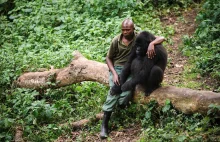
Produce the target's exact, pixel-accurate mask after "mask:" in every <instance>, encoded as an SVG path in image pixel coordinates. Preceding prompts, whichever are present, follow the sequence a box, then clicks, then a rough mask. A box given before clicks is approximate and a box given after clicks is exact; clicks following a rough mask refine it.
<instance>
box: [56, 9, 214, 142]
mask: <svg viewBox="0 0 220 142" xmlns="http://www.w3.org/2000/svg"><path fill="white" fill-rule="evenodd" d="M197 13H198V9H197V8H193V9H189V10H188V11H183V12H182V14H181V15H180V16H175V15H172V14H171V15H169V16H167V17H162V18H161V21H162V23H163V25H164V26H169V25H173V26H174V29H175V33H174V35H173V37H172V42H173V43H172V44H168V45H167V47H166V48H167V51H168V59H169V62H168V66H167V68H166V70H165V75H164V81H163V82H164V84H165V85H171V86H176V84H178V83H180V82H181V83H183V81H185V82H186V83H187V80H183V72H184V67H185V66H187V64H188V59H187V57H185V56H183V55H182V54H181V53H180V50H179V49H178V48H179V46H181V44H182V37H183V35H189V36H190V35H192V34H193V33H194V31H195V29H196V23H195V18H196V15H197ZM196 81H197V82H200V83H210V81H209V78H206V79H202V78H201V77H200V76H197V79H196ZM199 89H202V90H203V89H205V88H203V87H202V88H199ZM82 133H85V132H84V131H83V132H82V131H73V132H72V139H71V140H67V139H65V140H64V141H77V140H76V139H77V137H78V136H79V135H82ZM140 134H141V125H140V124H135V125H132V126H129V128H123V129H122V130H111V132H110V134H109V138H108V139H105V140H101V139H100V138H99V133H96V134H89V133H87V134H86V136H85V137H84V138H83V141H90V142H99V141H102V142H109V141H111V142H135V141H137V140H138V139H139V138H140ZM58 141H59V140H58ZM60 141H62V140H61V139H60Z"/></svg>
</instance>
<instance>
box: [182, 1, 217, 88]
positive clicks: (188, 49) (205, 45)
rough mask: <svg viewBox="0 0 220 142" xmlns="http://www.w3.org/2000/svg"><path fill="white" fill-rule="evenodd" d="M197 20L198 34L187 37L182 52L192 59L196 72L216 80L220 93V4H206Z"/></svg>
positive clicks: (215, 2) (213, 2)
mask: <svg viewBox="0 0 220 142" xmlns="http://www.w3.org/2000/svg"><path fill="white" fill-rule="evenodd" d="M196 20H197V22H198V27H197V29H196V32H195V34H194V35H193V37H185V39H184V46H183V47H182V52H183V53H184V55H187V56H189V57H190V59H191V61H192V64H194V65H195V67H194V70H195V71H196V72H200V73H201V75H203V76H210V77H212V78H213V79H214V78H215V79H216V90H218V91H220V48H219V47H220V38H219V36H220V2H219V1H218V0H208V1H207V2H205V3H204V5H203V6H202V8H201V12H200V13H199V14H198V15H197V19H196Z"/></svg>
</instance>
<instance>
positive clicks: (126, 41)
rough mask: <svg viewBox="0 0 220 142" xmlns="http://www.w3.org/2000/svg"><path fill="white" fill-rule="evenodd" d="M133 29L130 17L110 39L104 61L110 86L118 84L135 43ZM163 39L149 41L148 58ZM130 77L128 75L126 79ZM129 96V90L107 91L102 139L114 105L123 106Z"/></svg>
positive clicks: (130, 93) (105, 133) (106, 132)
mask: <svg viewBox="0 0 220 142" xmlns="http://www.w3.org/2000/svg"><path fill="white" fill-rule="evenodd" d="M134 31H135V28H134V23H133V21H132V20H131V19H125V20H124V21H123V22H122V25H121V34H119V35H117V36H116V37H115V38H114V39H113V40H112V43H111V46H110V48H109V51H108V54H107V56H106V63H107V65H108V68H109V74H110V75H109V86H110V88H111V87H112V86H113V85H114V84H116V85H120V82H119V74H120V73H121V71H122V68H123V66H124V64H125V62H126V61H127V59H128V56H129V55H130V52H131V49H132V46H133V45H134V43H135V39H136V35H137V34H136V33H135V32H134ZM163 40H164V38H163V37H158V36H156V39H155V40H154V41H152V42H151V43H150V45H149V47H148V51H147V54H148V57H149V58H152V57H153V56H154V55H155V53H154V45H155V44H158V43H161V42H163ZM130 79H131V77H129V78H128V79H127V80H130ZM131 98H132V92H131V91H126V92H122V93H121V94H119V95H111V93H110V91H109V92H108V95H107V99H106V101H105V103H104V105H103V111H104V116H103V121H102V126H101V133H100V137H101V138H102V139H105V138H107V137H108V121H109V119H110V116H111V113H112V111H113V110H114V108H115V106H116V105H118V106H119V107H120V108H124V107H125V106H127V105H128V103H129V101H130V100H131Z"/></svg>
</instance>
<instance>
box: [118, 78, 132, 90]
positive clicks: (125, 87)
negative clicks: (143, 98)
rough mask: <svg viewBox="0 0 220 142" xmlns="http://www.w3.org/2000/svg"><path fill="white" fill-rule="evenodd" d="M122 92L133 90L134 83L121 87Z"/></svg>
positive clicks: (128, 82) (127, 83)
mask: <svg viewBox="0 0 220 142" xmlns="http://www.w3.org/2000/svg"><path fill="white" fill-rule="evenodd" d="M121 90H122V91H123V92H124V91H128V90H133V85H132V81H131V80H129V81H126V82H125V83H124V84H123V85H122V86H121Z"/></svg>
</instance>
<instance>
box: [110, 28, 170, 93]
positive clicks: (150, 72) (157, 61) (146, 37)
mask: <svg viewBox="0 0 220 142" xmlns="http://www.w3.org/2000/svg"><path fill="white" fill-rule="evenodd" d="M154 39H155V36H154V35H153V34H151V33H149V32H147V31H142V32H140V33H139V34H138V35H137V37H136V40H135V44H134V46H133V47H132V50H131V54H130V56H129V57H128V61H127V62H126V63H125V65H124V67H123V69H122V72H121V74H120V75H119V78H120V84H121V85H120V86H117V85H114V86H113V87H112V88H111V95H117V94H120V93H121V92H122V91H128V90H134V89H135V86H136V85H137V84H141V85H142V86H143V87H144V89H145V95H146V96H148V95H150V93H151V92H153V91H154V90H155V89H157V88H159V87H160V84H161V82H162V80H163V75H164V70H165V68H166V65H167V51H166V49H165V48H164V47H163V45H162V44H157V45H155V48H154V49H155V53H156V55H155V56H154V58H152V59H150V58H148V56H147V55H146V53H147V50H148V46H149V44H150V43H151V41H153V40H154ZM129 75H131V77H132V78H131V80H128V81H126V80H127V78H128V77H129Z"/></svg>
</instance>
